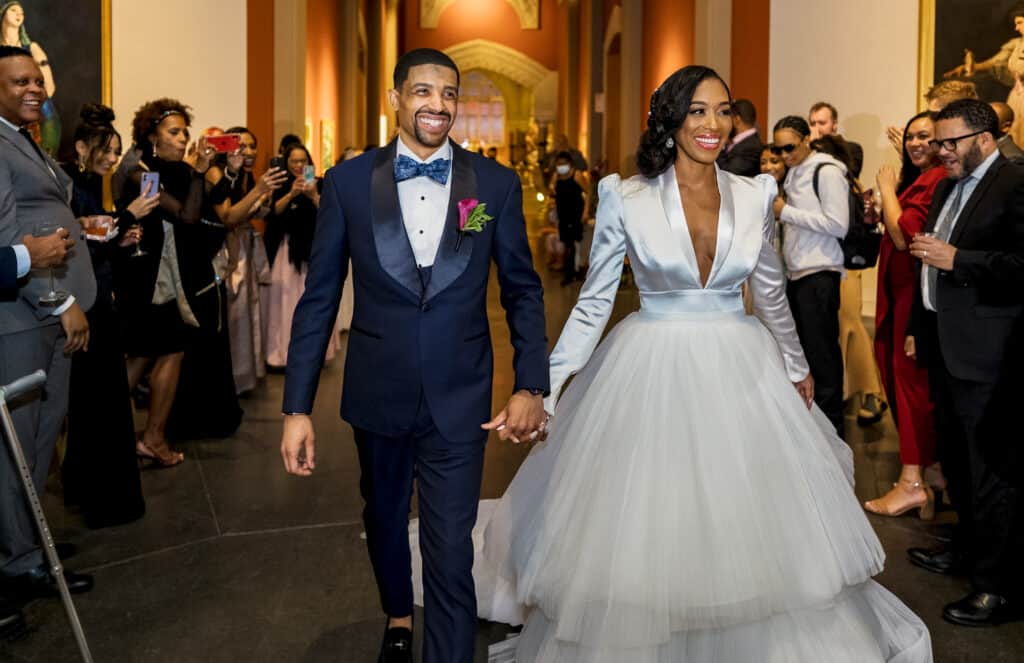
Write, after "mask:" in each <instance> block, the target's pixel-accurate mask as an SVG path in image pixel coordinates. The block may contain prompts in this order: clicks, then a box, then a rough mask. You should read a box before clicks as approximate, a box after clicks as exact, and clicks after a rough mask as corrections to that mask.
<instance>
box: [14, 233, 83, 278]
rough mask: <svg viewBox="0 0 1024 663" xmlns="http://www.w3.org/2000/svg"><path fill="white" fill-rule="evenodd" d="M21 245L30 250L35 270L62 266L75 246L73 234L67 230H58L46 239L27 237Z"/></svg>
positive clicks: (29, 253)
mask: <svg viewBox="0 0 1024 663" xmlns="http://www.w3.org/2000/svg"><path fill="white" fill-rule="evenodd" d="M21 243H22V244H23V245H24V246H25V248H26V249H28V255H29V258H31V260H32V268H33V269H41V268H43V267H55V266H56V265H59V264H61V263H62V262H64V259H65V258H67V255H68V249H70V248H71V247H72V246H74V245H75V241H74V240H73V239H71V233H70V232H68V231H67V230H66V229H65V228H58V229H57V232H55V233H53V234H52V235H46V236H45V237H33V236H32V235H25V236H24V237H22V238H21Z"/></svg>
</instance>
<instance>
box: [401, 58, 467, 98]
mask: <svg viewBox="0 0 1024 663" xmlns="http://www.w3.org/2000/svg"><path fill="white" fill-rule="evenodd" d="M424 64H436V65H438V66H440V67H447V68H448V69H451V70H452V71H454V72H455V82H456V83H459V82H460V77H459V68H458V67H457V66H456V65H455V61H454V60H452V59H451V58H450V57H448V56H447V55H445V54H444V53H442V52H441V51H438V50H435V49H433V48H417V49H416V50H413V51H409V52H408V53H406V54H405V55H403V56H402V57H400V58H398V63H397V64H396V65H395V89H396V90H397V89H399V88H401V87H402V83H404V82H405V81H406V79H407V78H409V70H410V69H412V68H413V67H418V66H420V65H424Z"/></svg>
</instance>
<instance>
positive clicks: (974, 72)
mask: <svg viewBox="0 0 1024 663" xmlns="http://www.w3.org/2000/svg"><path fill="white" fill-rule="evenodd" d="M920 7H921V13H920V41H919V44H920V47H919V60H918V91H919V93H920V95H919V97H918V103H919V106H920V107H921V108H922V109H924V108H925V105H926V104H925V101H924V94H925V92H927V91H928V89H929V88H930V87H931V86H932V85H934V84H936V83H939V82H941V81H943V80H964V81H971V82H973V83H974V84H975V86H976V87H977V90H978V95H979V96H980V97H981V98H982V99H983V100H985V101H1008V100H1009V98H1010V97H1011V91H1012V89H1013V88H1014V85H1015V82H1016V81H1017V79H1018V78H1019V77H1024V58H1022V57H1020V56H1021V55H1022V54H1024V49H1022V33H1024V20H1022V22H1021V23H1020V25H1021V32H1018V29H1017V27H1015V17H1014V15H1013V14H1014V11H1015V10H1020V9H1021V0H921V4H920ZM1018 61H1019V62H1021V63H1022V64H1021V65H1017V64H1016V62H1018ZM1021 96H1022V101H1024V89H1022V95H1021ZM1011 106H1014V104H1013V103H1011ZM1015 110H1017V112H1018V114H1020V112H1021V110H1024V105H1022V106H1021V108H1020V109H1016V108H1015Z"/></svg>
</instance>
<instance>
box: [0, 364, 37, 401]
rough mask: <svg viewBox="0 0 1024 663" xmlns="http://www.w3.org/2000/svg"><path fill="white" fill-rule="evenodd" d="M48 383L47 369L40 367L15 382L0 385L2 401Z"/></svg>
mask: <svg viewBox="0 0 1024 663" xmlns="http://www.w3.org/2000/svg"><path fill="white" fill-rule="evenodd" d="M44 384H46V371H44V370H43V369H39V370H38V371H36V372H35V373H29V374H28V375H24V376H22V377H20V378H18V379H17V380H15V381H14V382H12V383H10V384H7V385H4V386H2V387H0V401H10V400H13V399H15V398H17V397H18V396H20V395H22V394H24V393H25V392H26V391H32V390H33V389H36V388H38V387H42V386H43V385H44Z"/></svg>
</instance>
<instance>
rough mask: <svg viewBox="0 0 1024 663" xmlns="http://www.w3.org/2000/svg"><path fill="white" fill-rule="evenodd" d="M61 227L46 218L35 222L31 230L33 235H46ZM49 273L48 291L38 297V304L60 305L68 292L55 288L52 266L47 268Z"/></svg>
mask: <svg viewBox="0 0 1024 663" xmlns="http://www.w3.org/2000/svg"><path fill="white" fill-rule="evenodd" d="M60 229H61V225H60V224H59V223H57V222H56V221H52V220H47V221H40V222H38V223H37V224H36V226H35V229H34V230H33V232H32V235H33V236H34V237H48V236H49V235H52V234H53V233H55V232H57V231H58V230H60ZM47 271H48V272H49V273H50V291H49V292H47V293H46V294H44V295H42V296H41V297H40V298H39V305H40V306H60V305H61V304H62V303H64V302H65V301H66V300H67V298H68V296H69V295H68V293H66V292H64V291H63V290H57V288H56V285H55V284H54V279H53V267H50V268H48V269H47Z"/></svg>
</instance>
